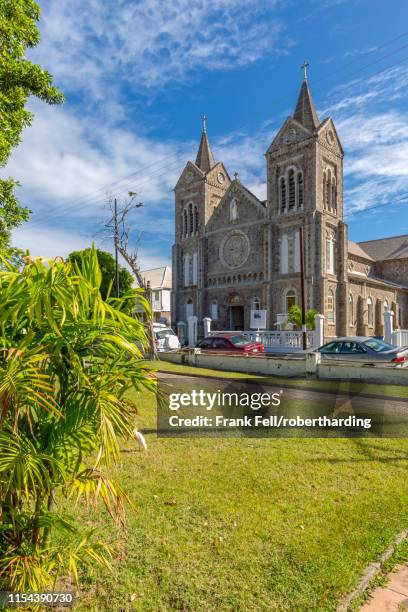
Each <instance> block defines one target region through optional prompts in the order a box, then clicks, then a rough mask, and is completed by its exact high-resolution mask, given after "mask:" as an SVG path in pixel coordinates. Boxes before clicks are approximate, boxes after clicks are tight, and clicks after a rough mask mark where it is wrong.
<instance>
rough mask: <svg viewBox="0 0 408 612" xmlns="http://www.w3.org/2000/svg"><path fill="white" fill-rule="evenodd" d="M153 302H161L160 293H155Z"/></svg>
mask: <svg viewBox="0 0 408 612" xmlns="http://www.w3.org/2000/svg"><path fill="white" fill-rule="evenodd" d="M153 300H154V301H155V302H159V301H160V291H153Z"/></svg>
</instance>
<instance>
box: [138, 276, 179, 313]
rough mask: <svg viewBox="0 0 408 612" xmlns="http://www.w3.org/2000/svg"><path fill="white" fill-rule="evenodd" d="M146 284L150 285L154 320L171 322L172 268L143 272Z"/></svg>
mask: <svg viewBox="0 0 408 612" xmlns="http://www.w3.org/2000/svg"><path fill="white" fill-rule="evenodd" d="M142 276H143V278H144V281H145V283H149V284H150V290H151V298H152V310H153V319H154V321H156V322H158V323H169V324H170V321H171V287H172V279H171V268H170V267H169V266H163V267H161V268H152V269H151V270H145V271H144V272H142Z"/></svg>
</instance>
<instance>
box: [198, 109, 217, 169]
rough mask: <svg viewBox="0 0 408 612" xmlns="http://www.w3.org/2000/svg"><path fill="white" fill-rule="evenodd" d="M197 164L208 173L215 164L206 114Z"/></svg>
mask: <svg viewBox="0 0 408 612" xmlns="http://www.w3.org/2000/svg"><path fill="white" fill-rule="evenodd" d="M195 164H196V166H197V167H198V168H200V170H202V171H203V172H204V174H207V172H209V171H210V170H211V168H213V167H214V166H215V160H214V156H213V154H212V151H211V147H210V143H209V140H208V136H207V129H206V125H205V115H204V117H203V133H202V134H201V141H200V146H199V147H198V153H197V158H196V162H195Z"/></svg>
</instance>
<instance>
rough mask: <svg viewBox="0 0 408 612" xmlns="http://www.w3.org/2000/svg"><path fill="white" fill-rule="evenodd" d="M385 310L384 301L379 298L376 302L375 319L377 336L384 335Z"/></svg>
mask: <svg viewBox="0 0 408 612" xmlns="http://www.w3.org/2000/svg"><path fill="white" fill-rule="evenodd" d="M383 310H384V305H383V301H382V300H381V299H380V298H378V299H377V301H376V303H375V321H374V324H375V327H374V333H375V335H376V336H383V335H384V325H383Z"/></svg>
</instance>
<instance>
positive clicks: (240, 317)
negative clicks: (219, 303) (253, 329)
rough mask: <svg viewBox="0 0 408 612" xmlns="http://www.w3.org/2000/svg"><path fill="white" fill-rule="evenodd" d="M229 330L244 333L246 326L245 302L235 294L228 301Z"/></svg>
mask: <svg viewBox="0 0 408 612" xmlns="http://www.w3.org/2000/svg"><path fill="white" fill-rule="evenodd" d="M228 322H229V329H231V330H233V331H242V330H243V329H244V325H245V308H244V301H243V299H242V297H241V296H240V295H239V294H238V293H234V294H233V295H231V296H230V298H229V300H228Z"/></svg>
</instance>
